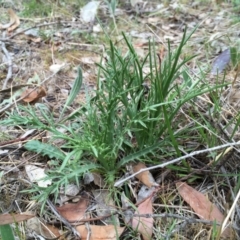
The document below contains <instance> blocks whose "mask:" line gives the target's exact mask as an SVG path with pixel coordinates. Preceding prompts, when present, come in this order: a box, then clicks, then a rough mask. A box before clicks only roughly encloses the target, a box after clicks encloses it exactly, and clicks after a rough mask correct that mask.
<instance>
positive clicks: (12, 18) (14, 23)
mask: <svg viewBox="0 0 240 240" xmlns="http://www.w3.org/2000/svg"><path fill="white" fill-rule="evenodd" d="M8 14H9V16H10V23H11V26H10V27H8V29H7V30H8V32H12V31H13V30H15V29H16V28H17V27H18V26H19V25H20V19H19V17H18V16H17V15H16V13H15V12H14V11H13V10H12V9H11V8H10V9H8Z"/></svg>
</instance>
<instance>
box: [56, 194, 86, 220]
mask: <svg viewBox="0 0 240 240" xmlns="http://www.w3.org/2000/svg"><path fill="white" fill-rule="evenodd" d="M88 204H89V199H88V198H87V197H82V198H81V199H80V200H79V201H78V202H77V203H68V204H65V205H63V206H61V207H56V209H57V210H58V212H59V213H60V215H62V216H63V217H64V218H66V219H67V220H68V221H70V222H75V221H79V220H81V219H83V218H84V217H85V212H86V210H87V207H88Z"/></svg>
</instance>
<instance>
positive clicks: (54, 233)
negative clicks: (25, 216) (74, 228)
mask: <svg viewBox="0 0 240 240" xmlns="http://www.w3.org/2000/svg"><path fill="white" fill-rule="evenodd" d="M27 228H28V229H31V230H33V231H35V232H36V233H37V234H39V235H40V236H42V237H44V239H49V240H50V239H58V238H59V237H60V236H61V233H60V230H59V229H58V228H56V227H54V226H52V225H50V224H44V223H42V222H41V221H40V220H39V218H37V217H35V218H32V219H29V220H28V221H27Z"/></svg>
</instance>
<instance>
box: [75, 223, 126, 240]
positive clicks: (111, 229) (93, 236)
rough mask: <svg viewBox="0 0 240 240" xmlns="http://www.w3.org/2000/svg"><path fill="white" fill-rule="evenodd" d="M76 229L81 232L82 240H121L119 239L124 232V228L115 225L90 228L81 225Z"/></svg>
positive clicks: (89, 226)
mask: <svg viewBox="0 0 240 240" xmlns="http://www.w3.org/2000/svg"><path fill="white" fill-rule="evenodd" d="M76 229H77V231H78V232H79V234H80V236H81V239H82V240H87V239H88V240H97V239H101V240H109V239H111V240H114V239H119V237H120V236H121V234H122V233H123V231H124V227H116V226H114V225H107V226H96V225H88V228H87V227H86V226H85V225H81V226H77V227H76ZM88 235H90V236H88Z"/></svg>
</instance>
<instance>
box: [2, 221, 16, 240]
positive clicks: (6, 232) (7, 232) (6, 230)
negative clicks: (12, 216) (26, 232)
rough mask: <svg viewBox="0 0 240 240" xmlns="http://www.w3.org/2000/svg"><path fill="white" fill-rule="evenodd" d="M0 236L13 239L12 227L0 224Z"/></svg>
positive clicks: (3, 238) (5, 239) (4, 238)
mask: <svg viewBox="0 0 240 240" xmlns="http://www.w3.org/2000/svg"><path fill="white" fill-rule="evenodd" d="M0 237H1V239H2V240H15V237H14V235H13V231H12V228H11V226H10V225H9V224H6V225H1V226H0Z"/></svg>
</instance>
